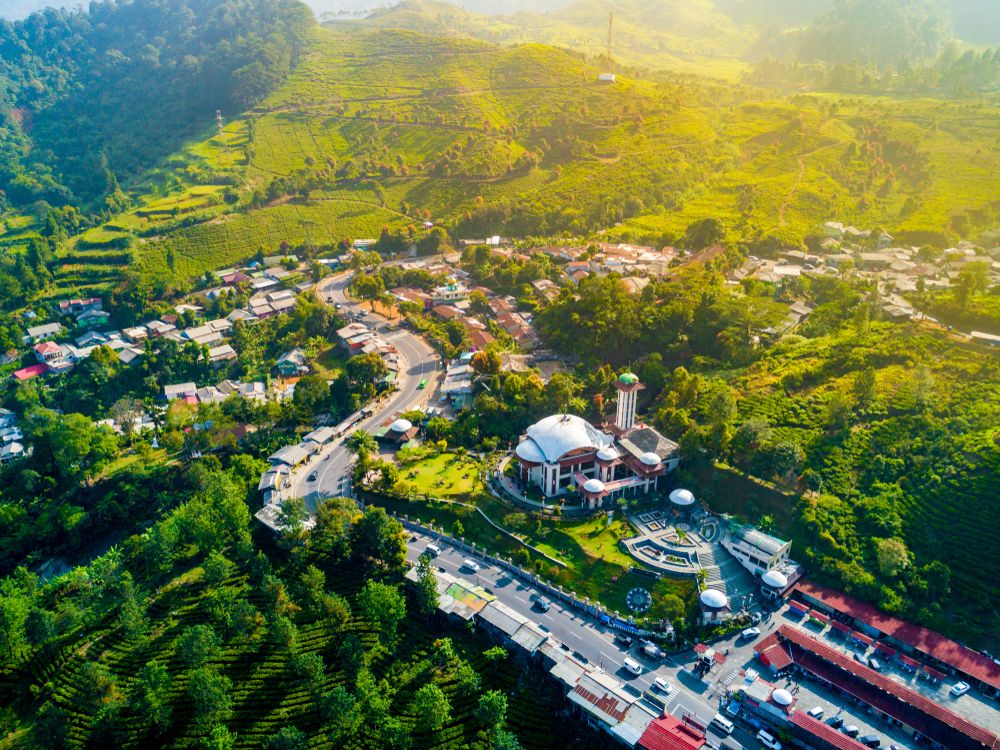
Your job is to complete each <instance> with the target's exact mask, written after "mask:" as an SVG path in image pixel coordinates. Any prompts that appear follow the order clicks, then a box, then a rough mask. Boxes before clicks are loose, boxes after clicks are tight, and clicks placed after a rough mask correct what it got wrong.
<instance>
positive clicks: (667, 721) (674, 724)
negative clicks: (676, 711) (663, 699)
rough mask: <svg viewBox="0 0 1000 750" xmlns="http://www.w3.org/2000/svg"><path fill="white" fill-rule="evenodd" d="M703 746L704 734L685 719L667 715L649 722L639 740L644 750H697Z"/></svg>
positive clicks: (699, 728)
mask: <svg viewBox="0 0 1000 750" xmlns="http://www.w3.org/2000/svg"><path fill="white" fill-rule="evenodd" d="M704 744H705V732H704V731H703V730H702V729H701V727H699V726H698V725H696V724H694V723H693V722H690V721H689V720H688V719H687V717H684V718H683V719H677V718H674V717H673V716H671V715H670V714H667V715H666V716H664V717H663V718H662V719H656V720H655V721H651V722H650V723H649V726H647V727H646V731H645V732H643V733H642V737H640V738H639V747H643V748H646V750H699V748H701V747H702V746H703V745H704Z"/></svg>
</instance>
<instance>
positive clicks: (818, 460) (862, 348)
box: [731, 324, 1000, 642]
mask: <svg viewBox="0 0 1000 750" xmlns="http://www.w3.org/2000/svg"><path fill="white" fill-rule="evenodd" d="M866 366H870V367H872V368H873V370H874V372H875V396H874V401H873V403H872V405H871V406H869V407H868V408H867V411H866V412H865V415H864V419H863V421H864V424H863V427H859V428H858V429H853V430H850V429H849V430H843V431H836V430H831V428H830V427H829V425H828V417H827V413H828V411H829V408H830V406H829V405H830V403H831V399H832V398H833V397H834V395H835V394H839V393H845V392H846V393H850V392H851V389H852V387H853V383H854V378H855V373H856V372H857V371H858V370H859V369H860V368H864V367H866ZM918 367H924V368H926V373H927V381H926V382H927V384H928V385H925V386H924V388H926V389H928V391H927V392H926V393H924V394H923V395H922V396H918V391H919V386H918V382H917V378H916V375H915V371H916V369H917V368H918ZM998 379H1000V365H998V362H997V359H996V357H995V355H993V354H992V353H990V352H988V351H986V350H984V349H981V348H978V347H975V346H971V345H962V344H958V343H956V342H954V341H948V340H946V339H945V338H944V336H942V335H940V334H934V333H928V332H924V331H922V330H920V329H919V328H918V327H916V326H915V325H911V326H896V325H888V324H878V325H877V326H876V327H875V328H874V329H873V331H872V333H871V334H870V335H869V336H868V337H867V338H866V339H864V340H859V339H858V338H857V337H856V336H855V335H854V334H853V333H841V334H836V335H831V336H824V337H820V338H817V339H808V340H806V339H802V340H797V337H790V338H789V339H787V340H786V341H785V342H783V343H781V344H780V345H779V346H778V347H777V348H776V349H775V350H774V351H773V352H772V353H769V354H768V356H766V357H765V358H764V359H762V360H761V361H760V362H759V363H757V364H755V365H754V366H752V367H751V368H750V369H749V370H748V371H746V372H745V373H743V374H740V375H739V376H738V377H736V378H735V379H734V380H733V381H732V382H731V385H732V387H733V388H734V389H735V390H736V391H737V392H738V393H740V394H741V396H740V399H739V405H738V408H739V412H740V415H741V418H748V417H751V416H758V417H764V418H766V419H767V420H768V422H769V423H770V425H771V426H772V427H773V429H774V432H775V437H776V438H777V439H779V440H790V441H792V442H795V443H797V444H799V445H801V446H802V447H803V449H804V450H805V452H806V455H807V462H808V465H809V466H812V467H815V468H816V471H817V472H818V474H819V475H820V477H821V479H822V485H823V486H822V491H823V492H825V493H830V494H832V495H834V496H836V497H838V498H841V499H844V500H846V501H848V502H850V503H851V506H850V508H851V510H850V513H849V514H847V515H846V516H844V517H843V518H840V519H838V524H839V525H841V527H840V528H837V527H836V525H834V524H831V525H830V526H829V527H828V528H827V529H826V533H827V534H828V535H832V536H829V538H828V539H827V541H826V542H824V541H823V540H822V539H817V538H816V537H815V536H813V535H810V534H808V533H806V531H805V529H803V528H802V527H800V526H799V524H797V523H794V522H793V523H792V524H791V526H790V530H791V532H792V535H793V538H794V539H795V541H796V544H797V546H796V550H797V554H806V555H811V554H814V553H829V550H825V549H824V544H825V543H830V544H833V543H834V541H833V540H835V541H836V544H838V545H843V546H844V549H846V550H850V551H851V554H853V555H861V554H863V551H862V550H863V549H864V546H865V541H866V540H864V539H863V538H861V537H859V536H857V535H858V534H862V535H863V533H864V532H862V531H861V530H860V529H863V528H866V527H865V526H863V524H865V523H868V524H871V523H875V521H873V520H872V518H871V517H870V514H872V513H876V512H881V511H873V510H866V508H869V507H872V504H873V503H874V506H875V507H888V508H891V509H892V510H893V511H894V512H895V513H898V515H899V518H900V527H899V531H898V533H899V535H900V537H901V538H902V539H904V540H905V542H906V544H907V546H908V547H909V548H910V549H911V550H912V551H913V552H914V553H915V554H916V555H917V556H918V558H919V559H922V560H933V559H940V560H942V561H943V562H944V563H946V564H947V565H948V566H949V568H950V569H951V571H952V576H951V591H952V597H953V598H954V599H955V600H957V601H958V602H961V609H960V610H957V609H954V608H953V609H948V610H943V611H942V619H941V621H940V623H939V624H938V627H940V628H942V629H944V630H945V631H946V632H956V631H957V630H958V629H964V632H966V633H969V632H976V633H977V637H979V638H982V639H985V640H987V641H989V640H990V639H991V638H992V639H993V642H995V632H994V631H993V626H992V623H993V622H994V621H995V616H996V613H995V611H993V609H992V607H991V606H988V605H984V602H987V601H990V600H991V597H992V592H993V586H994V582H995V581H996V579H997V577H998V576H1000V563H998V561H997V559H996V557H995V556H992V555H985V556H984V555H983V554H982V550H983V549H987V548H990V545H992V541H991V540H992V534H993V529H995V528H996V527H997V524H998V523H1000V509H998V506H997V503H996V502H995V498H993V497H992V496H991V492H992V491H991V490H990V489H989V488H990V482H991V481H995V476H996V472H997V470H998V467H1000V449H998V445H1000V442H998V441H1000V432H998V428H997V425H1000V396H998V392H997V389H996V387H995V384H996V383H997V382H998ZM918 398H922V399H923V401H924V402H925V403H926V405H925V406H923V407H921V406H920V405H919V402H918ZM945 435H947V436H949V437H947V438H944V437H943V436H945ZM960 488H961V489H960ZM883 504H886V505H884V506H883ZM762 510H763V512H772V511H770V509H769V508H762ZM775 515H776V516H777V514H775ZM855 524H857V526H858V527H859V528H858V529H857V530H855V529H854V525H855ZM881 533H882V535H886V534H891V533H892V532H891V531H884V532H881ZM835 554H836V553H835ZM838 556H840V555H838ZM959 611H961V613H962V614H961V616H959ZM959 617H960V619H961V620H962V622H961V623H960V624H957V623H956V618H959ZM932 619H933V618H932Z"/></svg>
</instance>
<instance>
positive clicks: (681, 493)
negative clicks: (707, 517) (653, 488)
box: [670, 490, 694, 505]
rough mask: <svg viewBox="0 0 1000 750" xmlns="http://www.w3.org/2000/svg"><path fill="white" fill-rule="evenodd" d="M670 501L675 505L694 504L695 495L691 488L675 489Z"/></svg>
mask: <svg viewBox="0 0 1000 750" xmlns="http://www.w3.org/2000/svg"><path fill="white" fill-rule="evenodd" d="M670 502H672V503H673V504H674V505H694V495H693V494H692V493H691V490H674V491H673V492H671V493H670Z"/></svg>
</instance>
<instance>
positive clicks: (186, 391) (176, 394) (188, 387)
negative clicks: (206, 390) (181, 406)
mask: <svg viewBox="0 0 1000 750" xmlns="http://www.w3.org/2000/svg"><path fill="white" fill-rule="evenodd" d="M197 392H198V386H196V385H195V384H194V383H177V384H175V385H165V386H163V398H165V399H166V400H167V401H174V400H175V399H179V398H189V397H192V396H194V395H195V394H196V393H197Z"/></svg>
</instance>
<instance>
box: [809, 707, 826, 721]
mask: <svg viewBox="0 0 1000 750" xmlns="http://www.w3.org/2000/svg"><path fill="white" fill-rule="evenodd" d="M806 713H807V714H809V715H810V716H812V717H813V718H814V719H822V718H823V707H822V706H813V707H812V708H810V709H809V710H808V711H806Z"/></svg>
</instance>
